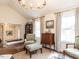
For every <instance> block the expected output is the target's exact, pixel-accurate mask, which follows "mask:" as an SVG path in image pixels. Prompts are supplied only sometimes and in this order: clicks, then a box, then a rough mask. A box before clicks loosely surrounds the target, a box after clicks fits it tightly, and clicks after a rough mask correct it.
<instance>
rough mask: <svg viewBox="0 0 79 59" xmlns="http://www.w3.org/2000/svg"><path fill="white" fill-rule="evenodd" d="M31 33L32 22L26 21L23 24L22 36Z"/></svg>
mask: <svg viewBox="0 0 79 59" xmlns="http://www.w3.org/2000/svg"><path fill="white" fill-rule="evenodd" d="M32 33H33V23H32V22H31V23H26V25H25V34H24V38H26V35H27V34H32Z"/></svg>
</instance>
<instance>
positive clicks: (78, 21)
mask: <svg viewBox="0 0 79 59" xmlns="http://www.w3.org/2000/svg"><path fill="white" fill-rule="evenodd" d="M75 18H76V23H75V24H76V25H75V32H76V33H75V34H76V36H79V8H76V17H75Z"/></svg>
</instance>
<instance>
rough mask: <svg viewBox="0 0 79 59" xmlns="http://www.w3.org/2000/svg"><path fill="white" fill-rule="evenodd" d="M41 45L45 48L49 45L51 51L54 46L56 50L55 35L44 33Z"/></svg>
mask: <svg viewBox="0 0 79 59" xmlns="http://www.w3.org/2000/svg"><path fill="white" fill-rule="evenodd" d="M41 43H42V45H43V46H46V45H49V46H50V49H51V46H52V45H54V48H55V41H54V33H42V36H41Z"/></svg>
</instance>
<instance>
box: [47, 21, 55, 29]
mask: <svg viewBox="0 0 79 59" xmlns="http://www.w3.org/2000/svg"><path fill="white" fill-rule="evenodd" d="M46 28H54V20H50V21H46Z"/></svg>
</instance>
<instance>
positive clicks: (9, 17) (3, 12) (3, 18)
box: [0, 5, 27, 38]
mask: <svg viewBox="0 0 79 59" xmlns="http://www.w3.org/2000/svg"><path fill="white" fill-rule="evenodd" d="M26 22H27V19H25V18H24V17H23V16H22V15H20V14H19V13H18V12H17V11H15V10H13V9H12V8H10V7H9V6H7V5H6V6H5V5H3V6H2V5H1V6H0V23H5V24H6V23H10V24H21V38H23V37H24V27H25V23H26Z"/></svg>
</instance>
